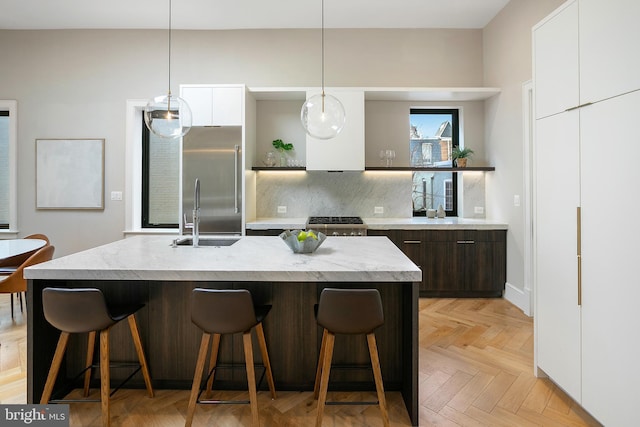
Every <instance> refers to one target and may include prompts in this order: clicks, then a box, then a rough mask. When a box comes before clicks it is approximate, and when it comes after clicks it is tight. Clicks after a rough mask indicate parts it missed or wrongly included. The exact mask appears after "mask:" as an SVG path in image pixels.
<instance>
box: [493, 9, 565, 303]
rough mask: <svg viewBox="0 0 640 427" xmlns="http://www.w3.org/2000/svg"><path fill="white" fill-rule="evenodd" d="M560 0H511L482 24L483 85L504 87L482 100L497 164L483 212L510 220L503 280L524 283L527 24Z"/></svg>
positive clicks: (518, 288) (528, 75) (520, 288)
mask: <svg viewBox="0 0 640 427" xmlns="http://www.w3.org/2000/svg"><path fill="white" fill-rule="evenodd" d="M562 3H563V0H535V1H531V0H511V2H509V3H508V4H507V6H505V8H504V9H502V11H501V12H500V13H499V14H498V15H497V16H496V17H495V18H494V19H493V20H492V21H491V22H490V23H489V24H488V25H487V26H486V27H485V28H484V30H483V61H484V85H485V86H496V87H500V88H501V89H502V92H501V93H500V95H499V96H497V97H494V98H492V99H491V100H489V101H487V102H486V104H485V120H486V121H485V132H486V137H485V141H486V143H485V150H486V156H487V158H489V159H491V162H492V163H493V165H494V166H495V168H496V170H495V172H493V173H491V174H487V175H486V202H487V218H489V219H495V220H498V221H504V222H506V223H508V224H509V231H508V232H507V282H508V284H509V285H510V286H511V287H512V288H513V289H515V290H516V291H519V292H524V293H526V290H525V289H524V247H523V246H524V238H525V232H526V230H525V227H524V211H523V208H524V206H525V204H524V203H521V205H520V207H515V206H514V203H513V196H514V195H520V197H521V198H524V194H525V192H524V188H525V181H524V174H523V158H524V152H523V145H522V141H523V129H522V123H523V120H522V117H523V116H522V84H523V83H524V82H526V81H527V80H530V79H531V73H532V69H531V27H533V25H534V24H536V23H537V22H538V21H540V20H541V19H542V18H544V17H545V16H546V15H548V14H549V13H550V12H552V11H553V10H554V9H556V8H557V7H558V6H559V5H560V4H562Z"/></svg>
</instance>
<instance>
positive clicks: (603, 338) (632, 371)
mask: <svg viewBox="0 0 640 427" xmlns="http://www.w3.org/2000/svg"><path fill="white" fill-rule="evenodd" d="M638 16H640V2H637V1H635V0H610V1H607V2H603V1H601V0H572V1H570V2H567V3H565V4H564V5H563V6H562V7H560V8H559V9H558V10H557V11H555V12H554V13H553V14H552V15H551V16H549V17H547V18H546V19H545V20H543V21H542V22H541V23H540V24H538V25H537V26H536V27H534V30H533V41H534V45H533V54H534V58H533V63H534V93H535V116H536V132H535V153H536V156H535V161H536V166H535V177H536V179H535V188H536V199H535V239H536V250H535V266H536V267H535V276H536V312H535V325H536V362H537V367H538V368H540V369H542V370H543V371H544V372H545V373H546V374H548V375H549V377H550V378H551V379H552V380H553V381H554V382H556V384H558V385H559V386H560V387H561V388H563V389H564V390H565V391H567V393H568V394H569V395H571V397H573V398H574V399H575V400H576V401H577V402H579V403H580V404H581V405H582V406H583V407H584V408H585V409H586V410H587V411H589V412H590V413H591V414H592V415H593V416H594V417H596V418H597V419H598V420H599V421H600V422H602V423H603V424H605V425H612V426H613V425H615V426H635V425H638V423H639V422H640V415H638V409H637V406H638V404H639V403H640V399H639V398H638V397H637V396H638V393H637V391H636V389H637V385H638V384H639V383H640V369H638V361H639V360H640V334H639V333H638V330H637V329H638V328H637V327H636V325H637V323H638V321H637V314H636V313H637V312H638V310H637V305H638V302H639V301H640V280H639V279H638V278H637V272H636V271H635V270H637V269H636V268H635V265H634V264H635V262H634V261H635V259H634V255H635V253H637V243H636V242H637V240H638V238H640V231H638V230H640V228H639V227H636V226H634V225H633V218H634V217H635V216H636V215H637V214H638V213H640V200H638V198H637V197H635V194H637V193H638V191H637V190H636V189H635V185H636V182H639V181H640V172H639V171H638V169H637V168H635V167H633V166H630V167H628V166H626V160H625V159H627V158H637V157H640V136H639V135H638V134H639V132H638V129H637V128H638V123H640V108H639V106H640V56H639V55H637V54H635V53H633V52H636V51H637V49H636V48H635V46H634V44H635V43H637V42H636V40H639V39H640V26H638V25H637V24H636V23H634V22H632V21H633V18H631V17H635V18H637V17H638ZM624 23H627V25H625V24H624ZM621 25H622V27H623V28H624V29H625V30H624V31H620V30H619V28H620V26H621ZM620 33H622V34H620Z"/></svg>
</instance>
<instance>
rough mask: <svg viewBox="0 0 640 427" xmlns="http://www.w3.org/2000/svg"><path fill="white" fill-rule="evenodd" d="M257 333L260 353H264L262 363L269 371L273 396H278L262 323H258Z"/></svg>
mask: <svg viewBox="0 0 640 427" xmlns="http://www.w3.org/2000/svg"><path fill="white" fill-rule="evenodd" d="M256 335H258V344H260V353H261V354H262V364H263V365H264V367H265V369H266V371H267V382H268V383H269V390H271V398H272V399H275V398H276V386H275V383H274V382H273V374H272V373H271V362H270V361H269V353H268V352H267V340H265V339H264V329H263V328H262V323H258V324H257V325H256Z"/></svg>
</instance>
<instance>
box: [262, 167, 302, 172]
mask: <svg viewBox="0 0 640 427" xmlns="http://www.w3.org/2000/svg"><path fill="white" fill-rule="evenodd" d="M251 170H254V171H306V170H307V168H305V167H304V166H296V167H288V166H272V167H269V166H253V167H252V168H251Z"/></svg>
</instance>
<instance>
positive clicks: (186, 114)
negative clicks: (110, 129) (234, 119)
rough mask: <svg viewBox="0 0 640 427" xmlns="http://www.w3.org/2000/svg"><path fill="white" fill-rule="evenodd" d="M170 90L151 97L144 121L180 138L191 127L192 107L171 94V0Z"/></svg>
mask: <svg viewBox="0 0 640 427" xmlns="http://www.w3.org/2000/svg"><path fill="white" fill-rule="evenodd" d="M168 68H169V91H168V93H167V95H161V96H157V97H155V98H153V99H150V100H149V102H148V103H147V105H146V107H145V109H144V122H145V123H146V125H147V127H148V128H149V130H150V131H151V132H153V133H154V134H156V135H158V136H160V137H162V138H179V137H181V136H184V135H185V134H186V133H187V132H189V129H191V109H190V108H189V105H188V104H187V102H186V101H185V100H184V99H182V98H180V97H179V96H174V95H172V94H171V0H169V67H168Z"/></svg>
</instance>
